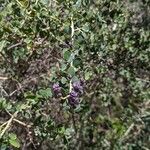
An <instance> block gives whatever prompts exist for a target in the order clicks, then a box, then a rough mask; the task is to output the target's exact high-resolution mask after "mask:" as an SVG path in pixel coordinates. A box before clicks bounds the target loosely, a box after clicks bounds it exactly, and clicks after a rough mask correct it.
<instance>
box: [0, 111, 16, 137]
mask: <svg viewBox="0 0 150 150" xmlns="http://www.w3.org/2000/svg"><path fill="white" fill-rule="evenodd" d="M17 113H18V111H16V112H15V113H14V114H13V115H12V116H11V118H10V119H9V120H8V121H7V124H6V126H5V128H4V129H3V130H2V132H1V134H0V139H1V138H2V137H3V135H4V134H5V132H6V131H7V130H8V129H9V127H10V125H11V123H12V121H13V119H14V117H15V116H16V115H17Z"/></svg>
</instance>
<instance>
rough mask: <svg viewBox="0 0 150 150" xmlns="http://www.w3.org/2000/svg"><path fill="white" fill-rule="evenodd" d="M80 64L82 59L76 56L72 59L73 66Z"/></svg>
mask: <svg viewBox="0 0 150 150" xmlns="http://www.w3.org/2000/svg"><path fill="white" fill-rule="evenodd" d="M81 65H82V61H81V59H80V58H76V59H74V60H73V66H75V67H76V68H77V67H79V66H81Z"/></svg>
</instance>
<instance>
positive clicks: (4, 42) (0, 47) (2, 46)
mask: <svg viewBox="0 0 150 150" xmlns="http://www.w3.org/2000/svg"><path fill="white" fill-rule="evenodd" d="M5 46H6V41H1V42H0V52H1V51H2V50H3V48H4V47H5Z"/></svg>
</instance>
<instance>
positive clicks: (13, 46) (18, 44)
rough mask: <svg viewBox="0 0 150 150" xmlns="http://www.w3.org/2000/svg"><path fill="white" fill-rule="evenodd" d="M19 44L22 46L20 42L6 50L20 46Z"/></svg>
mask: <svg viewBox="0 0 150 150" xmlns="http://www.w3.org/2000/svg"><path fill="white" fill-rule="evenodd" d="M21 44H22V41H20V42H19V43H16V44H14V45H11V46H10V47H8V48H7V50H10V49H13V48H15V47H17V46H20V45H21Z"/></svg>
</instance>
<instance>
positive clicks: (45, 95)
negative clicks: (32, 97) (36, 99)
mask: <svg viewBox="0 0 150 150" xmlns="http://www.w3.org/2000/svg"><path fill="white" fill-rule="evenodd" d="M38 94H39V95H41V96H42V97H43V98H48V97H52V91H51V89H50V88H47V89H41V90H39V92H38Z"/></svg>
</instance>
